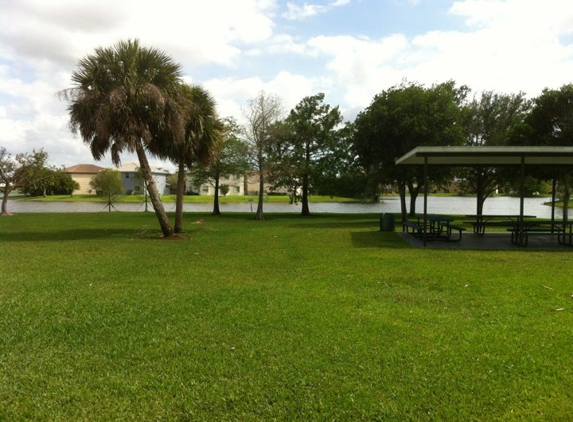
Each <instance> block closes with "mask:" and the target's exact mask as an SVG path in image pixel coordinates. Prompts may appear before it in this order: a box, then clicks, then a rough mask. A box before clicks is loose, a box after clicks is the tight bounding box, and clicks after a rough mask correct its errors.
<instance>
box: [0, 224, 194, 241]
mask: <svg viewBox="0 0 573 422" xmlns="http://www.w3.org/2000/svg"><path fill="white" fill-rule="evenodd" d="M196 231H197V230H193V231H190V232H189V231H188V232H185V233H183V234H181V235H175V236H171V237H168V238H165V237H163V236H162V234H161V231H160V230H149V229H138V230H133V229H109V230H108V229H96V228H93V229H74V230H65V229H64V230H62V229H58V230H53V231H42V232H29V231H23V232H11V233H1V234H0V243H5V242H6V243H7V242H63V241H76V240H96V239H114V238H115V239H150V240H153V239H157V240H186V239H188V238H189V237H190V236H191V235H192V234H193V233H195V232H196Z"/></svg>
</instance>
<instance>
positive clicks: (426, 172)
mask: <svg viewBox="0 0 573 422" xmlns="http://www.w3.org/2000/svg"><path fill="white" fill-rule="evenodd" d="M423 227H424V233H423V237H424V246H426V240H427V239H426V236H427V235H426V232H427V231H428V230H427V229H428V156H425V157H424V225H423Z"/></svg>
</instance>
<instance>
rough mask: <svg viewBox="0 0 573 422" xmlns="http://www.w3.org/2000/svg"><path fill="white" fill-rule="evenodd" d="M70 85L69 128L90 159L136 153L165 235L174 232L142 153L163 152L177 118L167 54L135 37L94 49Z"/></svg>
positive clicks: (176, 76) (176, 78)
mask: <svg viewBox="0 0 573 422" xmlns="http://www.w3.org/2000/svg"><path fill="white" fill-rule="evenodd" d="M72 82H73V85H74V86H73V87H72V88H70V89H68V90H65V91H63V92H62V94H63V96H64V98H66V99H67V100H68V101H70V103H71V104H70V106H69V107H68V110H69V112H70V126H71V129H72V131H73V132H74V133H78V132H79V134H80V135H81V137H82V139H83V140H84V142H85V143H87V144H89V146H90V149H91V152H92V155H93V157H94V158H95V159H96V160H99V159H101V158H102V157H103V156H104V155H105V154H106V153H107V152H110V153H111V159H112V161H113V163H114V164H115V165H119V164H120V163H121V160H120V154H121V153H123V152H130V153H133V152H135V153H136V154H137V157H138V159H139V165H140V167H141V170H142V172H143V178H144V181H145V184H146V186H147V191H148V192H149V197H150V199H151V203H152V205H153V208H154V210H155V214H156V215H157V219H158V220H159V224H160V226H161V231H162V232H163V235H164V236H166V237H167V236H170V235H172V234H173V229H172V227H171V224H170V222H169V218H168V217H167V214H166V212H165V209H164V207H163V203H162V202H161V198H160V194H159V192H158V190H157V186H156V184H155V180H154V179H153V175H152V173H151V168H150V166H149V161H148V158H147V153H146V151H148V152H150V153H151V154H153V155H161V152H162V151H163V150H165V149H166V148H167V145H168V143H169V142H168V138H167V137H166V136H165V134H166V133H168V132H171V131H172V129H171V128H170V127H169V125H170V124H171V122H176V116H177V115H178V113H179V108H180V103H179V101H178V95H179V87H180V85H181V68H180V66H179V65H178V64H177V63H175V62H174V61H173V60H172V59H171V58H170V57H169V56H167V55H166V54H164V53H163V52H161V51H158V50H156V49H153V48H145V47H142V46H141V45H140V43H139V41H138V40H127V41H120V42H118V43H117V44H115V45H114V46H112V47H110V48H101V47H100V48H97V49H96V50H95V52H94V54H92V55H89V56H87V57H85V58H83V59H81V60H80V62H79V64H78V67H77V69H76V70H75V72H74V73H73V74H72Z"/></svg>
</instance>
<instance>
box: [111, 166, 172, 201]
mask: <svg viewBox="0 0 573 422" xmlns="http://www.w3.org/2000/svg"><path fill="white" fill-rule="evenodd" d="M138 169H139V164H138V163H134V162H131V163H126V164H123V165H122V166H121V167H119V168H118V170H119V172H120V173H121V183H122V184H123V187H124V189H125V192H126V193H127V194H128V195H129V194H142V193H143V192H144V191H143V186H144V184H143V180H142V179H141V177H140V176H139V174H138ZM151 173H152V174H153V178H154V179H155V184H156V185H157V190H158V191H159V193H160V194H161V195H166V194H169V186H168V185H167V176H168V175H169V172H168V171H166V170H162V169H159V168H155V167H151Z"/></svg>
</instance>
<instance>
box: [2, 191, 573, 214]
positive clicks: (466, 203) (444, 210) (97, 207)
mask: <svg viewBox="0 0 573 422" xmlns="http://www.w3.org/2000/svg"><path fill="white" fill-rule="evenodd" d="M407 200H408V201H409V198H407ZM423 200H424V198H423V197H419V198H418V199H417V201H416V210H417V211H418V212H422V211H423V206H424V203H423ZM548 200H549V198H525V203H524V207H525V214H529V215H535V216H537V217H538V218H551V207H550V206H547V205H544V202H546V201H548ZM220 208H221V212H223V213H224V212H255V211H256V208H257V204H256V202H248V200H247V198H245V202H244V203H238V204H237V203H233V204H220ZM165 209H166V210H167V211H168V212H173V211H175V204H174V203H166V204H165ZM183 209H184V211H185V212H211V211H212V209H213V204H212V203H205V204H185V205H184V208H183ZM8 210H9V211H10V212H12V213H25V212H35V213H48V212H107V211H108V209H107V207H106V205H105V204H104V203H93V202H33V201H8ZM112 210H116V211H129V212H140V211H141V212H143V211H145V206H144V204H133V203H129V204H126V203H117V204H114V208H112ZM148 210H149V211H153V208H152V207H151V204H149V205H148ZM300 210H301V206H300V204H298V205H295V204H288V203H271V202H268V203H265V205H264V211H265V212H269V213H272V212H292V213H299V212H300ZM310 211H311V213H313V212H316V213H347V214H351V213H398V212H400V200H399V198H398V197H383V198H382V199H381V200H380V202H378V203H373V204H346V203H327V202H322V203H311V204H310ZM428 212H429V213H434V214H475V212H476V200H475V198H470V197H457V196H449V197H443V196H430V197H428ZM484 214H519V198H510V197H494V198H488V199H487V200H486V201H485V204H484ZM555 216H556V217H557V218H562V217H563V211H562V210H561V209H560V208H557V209H556V210H555ZM569 217H573V209H569Z"/></svg>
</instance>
